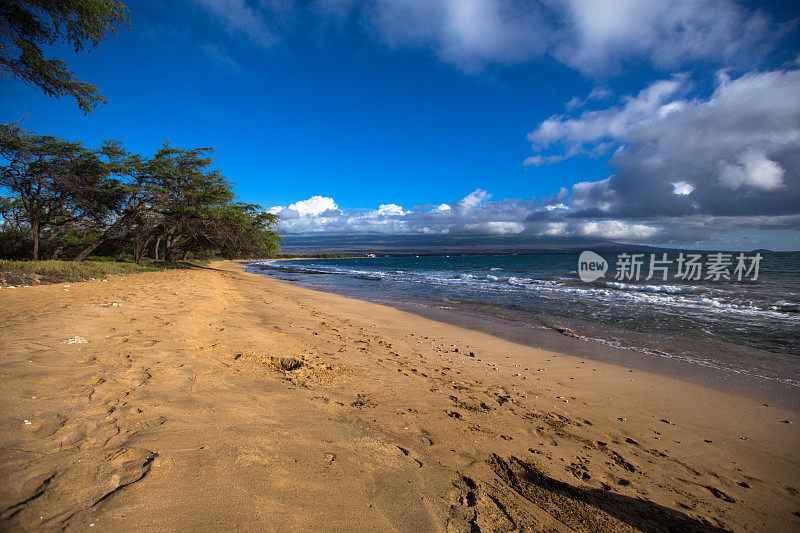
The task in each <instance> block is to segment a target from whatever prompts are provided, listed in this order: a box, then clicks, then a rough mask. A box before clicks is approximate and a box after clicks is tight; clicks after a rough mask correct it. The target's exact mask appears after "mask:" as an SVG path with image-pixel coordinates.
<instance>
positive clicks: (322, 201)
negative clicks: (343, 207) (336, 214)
mask: <svg viewBox="0 0 800 533" xmlns="http://www.w3.org/2000/svg"><path fill="white" fill-rule="evenodd" d="M287 209H289V210H292V211H296V212H297V214H298V215H300V216H301V217H302V216H318V215H321V214H322V213H325V212H326V211H333V210H336V209H339V207H338V206H337V205H336V202H334V201H333V198H328V197H327V196H312V197H311V198H309V199H308V200H303V201H300V202H295V203H293V204H290V205H289V207H287Z"/></svg>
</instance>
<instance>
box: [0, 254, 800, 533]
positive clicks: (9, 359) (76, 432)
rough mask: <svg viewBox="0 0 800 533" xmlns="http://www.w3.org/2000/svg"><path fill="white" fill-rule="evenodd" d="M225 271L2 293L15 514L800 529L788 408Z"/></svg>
mask: <svg viewBox="0 0 800 533" xmlns="http://www.w3.org/2000/svg"><path fill="white" fill-rule="evenodd" d="M213 266H214V268H209V269H196V270H191V271H169V272H159V273H148V274H139V275H135V276H134V275H131V276H120V277H112V278H111V279H110V280H109V281H107V282H101V281H92V282H85V283H74V284H71V285H69V286H67V285H66V284H59V285H51V286H38V287H29V288H19V289H6V290H2V291H0V328H2V329H1V330H0V331H2V333H1V336H0V387H2V390H1V392H0V428H1V429H0V510H1V512H2V515H0V529H2V530H24V529H45V530H58V529H62V528H65V529H68V530H85V529H89V528H91V529H92V530H103V531H131V530H154V531H155V530H157V531H163V530H193V531H201V530H231V529H234V528H236V529H240V530H246V531H247V530H250V531H287V530H295V531H300V530H303V531H307V530H326V531H341V530H349V531H391V530H398V531H512V530H515V529H516V530H523V531H526V530H533V531H539V530H546V531H551V530H554V531H570V530H578V531H629V530H636V529H639V530H644V531H661V530H663V531H667V530H669V531H674V530H700V531H702V530H717V528H722V529H731V530H736V531H744V530H750V531H767V530H771V531H781V530H782V531H791V530H795V531H796V530H798V528H800V495H798V490H800V446H799V445H800V432H799V430H800V423H799V422H800V419H798V416H797V411H796V410H791V409H784V408H780V407H775V406H771V405H770V406H767V405H764V404H763V403H762V402H761V401H758V400H755V399H752V398H748V397H744V396H738V395H735V394H731V393H726V392H720V391H717V390H711V389H708V388H704V387H703V386H700V385H697V384H693V383H687V382H682V381H678V380H675V379H672V378H669V377H665V376H662V375H657V374H651V373H647V372H643V371H640V370H634V371H630V370H629V368H627V367H622V366H614V365H610V364H605V363H600V362H594V361H592V360H590V359H582V358H579V357H574V356H570V355H562V354H555V353H552V352H547V351H542V350H538V349H536V348H531V347H526V346H522V345H519V344H514V343H511V342H508V341H504V340H501V339H498V338H496V337H492V336H490V335H487V334H485V333H480V332H476V331H471V330H467V329H462V328H458V327H456V326H452V325H447V324H443V323H440V322H434V321H431V320H428V319H425V318H421V317H419V316H415V315H411V314H408V313H404V312H402V311H399V310H396V309H392V308H389V307H384V306H380V305H377V304H372V303H367V302H363V301H358V300H353V299H348V298H345V297H342V296H336V295H332V294H326V293H321V292H315V291H311V290H307V289H303V288H298V287H294V286H291V285H287V284H282V283H279V282H276V281H272V280H269V279H266V278H264V277H261V276H258V275H255V274H248V273H244V272H242V267H241V266H239V265H237V264H234V263H217V264H215V265H213ZM70 339H72V341H73V342H72V343H69V342H65V341H69V340H70ZM82 341H86V342H82ZM291 358H295V359H296V360H298V361H302V366H300V367H298V368H294V369H291V370H289V368H291V367H292V366H293V364H294V363H293V362H292V360H291ZM784 421H787V422H794V423H786V422H784Z"/></svg>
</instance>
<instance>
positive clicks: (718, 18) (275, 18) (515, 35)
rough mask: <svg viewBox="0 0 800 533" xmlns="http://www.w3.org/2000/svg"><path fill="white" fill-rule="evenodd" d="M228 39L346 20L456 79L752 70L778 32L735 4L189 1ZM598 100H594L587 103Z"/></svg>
mask: <svg viewBox="0 0 800 533" xmlns="http://www.w3.org/2000/svg"><path fill="white" fill-rule="evenodd" d="M193 1H194V2H195V3H196V4H198V5H200V6H201V7H203V8H204V9H206V10H207V11H208V12H210V13H211V14H213V15H214V16H215V17H216V18H218V19H219V20H221V21H223V23H224V25H225V28H226V29H227V31H228V32H229V33H231V34H232V35H234V36H236V35H243V36H245V37H246V38H247V39H249V40H250V41H251V42H253V43H255V44H257V45H260V46H263V47H271V46H274V44H275V43H276V42H279V41H280V40H281V39H283V37H284V36H285V35H286V34H290V33H291V32H293V31H302V30H306V31H307V29H308V27H309V26H310V25H316V26H317V30H318V31H322V30H331V28H333V30H331V31H335V29H336V28H343V27H348V26H346V25H345V24H343V22H344V21H347V20H354V21H356V22H357V24H356V26H360V27H361V28H363V29H364V30H365V31H363V34H364V36H365V37H367V38H373V37H374V38H376V39H377V40H379V41H380V42H382V43H384V44H385V45H387V46H389V47H394V48H400V47H402V48H416V49H427V50H430V51H431V53H433V54H434V55H435V56H436V57H437V58H439V59H440V60H441V61H443V62H446V63H449V64H452V65H455V66H456V67H457V68H460V69H462V70H464V71H468V72H469V71H472V72H476V71H480V70H481V69H482V68H484V67H485V66H486V65H489V64H515V63H522V62H526V61H531V60H538V59H542V58H553V59H555V60H557V61H560V62H562V63H563V64H565V65H567V66H569V67H572V68H574V69H577V70H579V71H580V72H583V73H585V74H588V75H591V76H596V75H600V76H603V75H607V74H610V73H613V72H615V71H617V70H619V69H620V68H621V67H622V66H623V65H625V64H627V63H633V62H645V63H649V64H651V65H652V66H654V67H656V68H658V69H662V70H667V69H673V68H676V67H679V66H681V65H684V64H686V63H687V62H698V61H703V62H710V63H712V64H719V65H721V64H724V65H727V66H731V65H743V66H746V65H751V64H754V63H755V62H758V61H759V60H760V59H761V58H762V57H763V56H764V55H765V54H766V53H767V52H768V51H769V50H770V49H771V48H772V47H773V46H774V42H775V41H776V39H778V38H780V36H781V34H782V33H785V32H786V31H787V27H783V26H778V25H776V24H775V23H773V22H772V21H771V20H770V18H769V17H768V16H766V15H764V14H763V13H762V12H760V11H758V10H755V11H754V10H751V9H748V8H746V7H744V6H743V5H742V4H740V3H739V2H736V1H735V0H670V1H664V2H650V1H645V0H613V1H606V2H598V1H596V0H568V1H565V2H551V1H548V0H540V1H529V0H425V1H424V2H421V1H419V0H370V1H368V0H316V1H315V2H300V1H298V0H281V1H275V2H259V3H258V4H250V3H248V2H246V0H193ZM596 96H598V95H596Z"/></svg>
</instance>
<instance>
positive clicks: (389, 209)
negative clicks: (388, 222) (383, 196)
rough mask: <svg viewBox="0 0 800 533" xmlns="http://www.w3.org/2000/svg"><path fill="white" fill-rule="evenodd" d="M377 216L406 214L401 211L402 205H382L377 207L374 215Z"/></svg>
mask: <svg viewBox="0 0 800 533" xmlns="http://www.w3.org/2000/svg"><path fill="white" fill-rule="evenodd" d="M376 214H377V215H378V216H389V217H392V216H402V215H405V214H406V212H405V211H404V210H403V206H402V205H397V204H382V205H381V206H380V207H378V211H377V213H376Z"/></svg>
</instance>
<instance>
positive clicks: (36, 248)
mask: <svg viewBox="0 0 800 533" xmlns="http://www.w3.org/2000/svg"><path fill="white" fill-rule="evenodd" d="M31 232H33V260H34V261H36V260H37V259H39V223H38V222H31Z"/></svg>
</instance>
